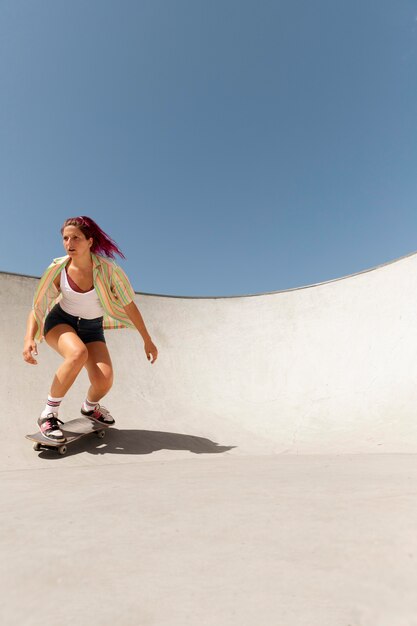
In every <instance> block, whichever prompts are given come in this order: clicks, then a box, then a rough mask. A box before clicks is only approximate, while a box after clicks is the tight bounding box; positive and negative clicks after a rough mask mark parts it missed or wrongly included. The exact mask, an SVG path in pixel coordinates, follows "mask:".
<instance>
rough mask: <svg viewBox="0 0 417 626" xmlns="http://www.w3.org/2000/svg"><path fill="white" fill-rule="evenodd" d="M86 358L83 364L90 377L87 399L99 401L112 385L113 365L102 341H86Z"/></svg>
mask: <svg viewBox="0 0 417 626" xmlns="http://www.w3.org/2000/svg"><path fill="white" fill-rule="evenodd" d="M86 348H87V350H88V359H87V361H86V363H85V365H84V367H85V369H86V370H87V373H88V378H89V379H90V383H91V385H90V388H89V389H88V394H87V397H88V400H90V402H99V400H101V398H102V397H103V396H105V395H106V393H107V392H108V391H110V389H111V387H112V385H113V366H112V362H111V359H110V354H109V351H108V349H107V346H106V344H105V343H103V342H102V341H91V342H90V343H87V345H86Z"/></svg>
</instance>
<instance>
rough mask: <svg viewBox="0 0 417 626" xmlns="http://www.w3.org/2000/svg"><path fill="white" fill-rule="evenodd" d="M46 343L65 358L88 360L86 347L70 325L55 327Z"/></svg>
mask: <svg viewBox="0 0 417 626" xmlns="http://www.w3.org/2000/svg"><path fill="white" fill-rule="evenodd" d="M45 341H46V343H47V344H48V346H51V348H53V349H54V350H56V351H57V352H58V354H60V355H61V356H62V357H64V358H70V357H72V358H76V359H81V360H86V359H87V358H88V351H87V347H86V345H85V344H84V343H83V342H82V341H81V339H80V338H79V337H78V335H77V333H76V332H75V330H74V329H73V328H72V326H69V325H68V324H58V325H57V326H54V327H53V328H52V329H51V330H50V331H49V332H48V333H47V335H46V336H45Z"/></svg>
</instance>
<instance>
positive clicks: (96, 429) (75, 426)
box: [26, 417, 109, 454]
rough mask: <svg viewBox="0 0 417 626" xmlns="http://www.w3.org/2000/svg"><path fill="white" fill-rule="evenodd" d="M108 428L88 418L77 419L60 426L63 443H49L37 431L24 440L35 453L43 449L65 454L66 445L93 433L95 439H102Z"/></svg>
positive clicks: (48, 440)
mask: <svg viewBox="0 0 417 626" xmlns="http://www.w3.org/2000/svg"><path fill="white" fill-rule="evenodd" d="M108 428H109V426H107V425H106V424H101V423H100V422H95V421H93V420H90V419H89V418H88V417H77V419H74V420H70V421H69V422H65V423H64V424H62V425H61V426H60V430H61V431H62V433H63V435H64V437H65V438H66V441H64V442H58V441H51V440H50V439H48V438H47V437H45V436H44V435H42V433H41V432H40V431H39V430H38V432H36V433H33V434H32V435H26V439H29V440H30V441H33V442H34V443H33V449H34V450H36V452H39V451H40V450H45V449H53V450H57V451H58V452H59V453H60V454H66V452H67V449H68V448H67V447H68V444H70V443H73V442H74V441H78V439H81V437H85V436H86V435H91V433H95V434H96V436H97V437H99V438H100V439H102V438H103V437H104V436H105V434H106V430H107V429H108Z"/></svg>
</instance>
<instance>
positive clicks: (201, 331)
mask: <svg viewBox="0 0 417 626" xmlns="http://www.w3.org/2000/svg"><path fill="white" fill-rule="evenodd" d="M37 281H38V278H36V277H30V276H22V275H17V274H11V273H4V272H3V273H0V299H1V306H2V312H3V324H2V330H1V346H2V354H3V359H2V365H1V368H2V369H1V378H2V400H3V416H2V420H1V426H0V429H1V440H2V454H1V457H0V472H1V502H2V508H3V510H2V515H1V548H2V556H3V558H2V560H1V561H2V566H1V568H2V569H1V589H2V602H1V605H0V621H1V623H4V624H19V625H31V626H32V625H33V626H35V625H36V626H37V625H38V624H39V625H40V624H43V625H48V626H49V625H51V626H52V625H54V626H55V625H56V624H77V625H82V626H84V624H85V625H87V624H88V625H90V624H94V625H95V626H96V625H98V626H107V625H110V624H114V623H117V624H120V625H129V626H130V625H135V626H136V625H139V626H142V625H143V626H148V625H149V626H153V625H155V626H188V625H194V624H204V626H223V625H225V626H235V625H236V626H253V625H254V624H256V623H260V624H262V625H263V626H269V625H271V626H281V625H282V626H414V625H417V594H416V592H415V584H416V581H417V533H416V532H415V529H416V527H417V490H416V488H415V486H414V485H415V484H416V483H417V456H416V454H417V423H416V415H417V385H416V381H417V254H416V253H413V254H410V255H408V256H405V257H403V258H401V259H398V260H396V261H393V262H390V263H386V264H384V265H380V266H378V267H375V268H372V269H370V270H366V271H364V272H360V273H358V274H354V275H351V276H347V277H343V278H340V279H337V280H331V281H327V282H325V283H320V284H316V285H310V286H307V287H302V288H297V289H291V290H286V291H281V292H273V293H266V294H254V295H248V296H232V297H176V296H164V295H156V294H144V293H137V294H136V304H137V305H138V307H139V309H140V311H141V313H142V316H143V318H144V320H145V323H146V325H147V328H148V330H149V332H150V334H151V336H152V339H153V340H154V342H155V344H156V345H157V346H158V350H159V358H158V360H157V361H156V363H155V364H153V365H151V364H150V363H149V362H148V361H147V359H146V356H145V352H144V349H143V341H142V339H141V337H140V335H139V334H138V333H137V332H136V331H132V330H119V331H108V332H106V341H107V344H108V346H109V350H110V353H111V356H112V361H113V366H114V372H115V382H114V386H113V389H112V390H111V392H110V393H109V394H108V396H107V397H106V398H105V399H104V400H103V404H104V405H105V406H106V407H108V408H109V409H110V410H111V413H112V415H113V416H114V417H115V419H116V425H115V427H113V428H111V429H109V431H108V432H106V437H105V438H104V439H102V440H101V439H100V440H99V439H95V438H93V437H91V438H90V436H88V437H86V438H83V439H81V440H79V442H76V443H74V444H71V445H69V446H68V451H67V453H66V454H65V455H63V456H62V455H59V454H58V453H56V452H51V451H40V452H35V451H34V450H33V449H32V446H31V444H30V442H29V441H28V440H26V439H25V435H26V434H27V433H31V432H34V431H35V430H36V419H37V417H38V415H39V413H40V411H41V410H42V408H43V406H44V404H45V399H46V395H47V393H48V391H49V386H50V383H51V381H52V377H53V374H54V372H55V369H56V368H57V366H58V364H59V363H60V357H59V356H58V355H57V354H55V353H54V352H53V351H52V350H51V349H50V348H49V347H48V346H47V345H46V344H45V342H43V343H41V344H40V345H39V346H38V349H39V355H38V357H37V358H38V365H37V366H30V365H28V364H27V363H25V362H24V361H23V358H22V347H23V337H24V333H25V327H26V319H27V315H28V312H29V310H30V307H31V303H32V298H33V293H34V291H35V288H36V285H37ZM87 387H88V380H87V376H86V374H85V372H82V373H81V374H80V376H79V377H78V379H77V381H76V382H75V384H74V385H73V387H72V388H71V389H70V391H69V392H68V394H67V396H66V397H65V399H64V402H63V403H62V406H61V410H60V418H61V419H63V420H64V421H68V420H70V419H73V418H75V417H78V416H79V410H80V405H81V402H82V400H83V399H84V397H85V394H86V390H87Z"/></svg>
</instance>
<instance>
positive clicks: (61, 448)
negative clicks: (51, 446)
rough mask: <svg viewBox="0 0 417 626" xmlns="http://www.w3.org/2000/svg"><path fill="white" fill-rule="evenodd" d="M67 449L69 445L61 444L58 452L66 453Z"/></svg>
mask: <svg viewBox="0 0 417 626" xmlns="http://www.w3.org/2000/svg"><path fill="white" fill-rule="evenodd" d="M66 451H67V446H59V448H58V452H59V454H65V453H66Z"/></svg>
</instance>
